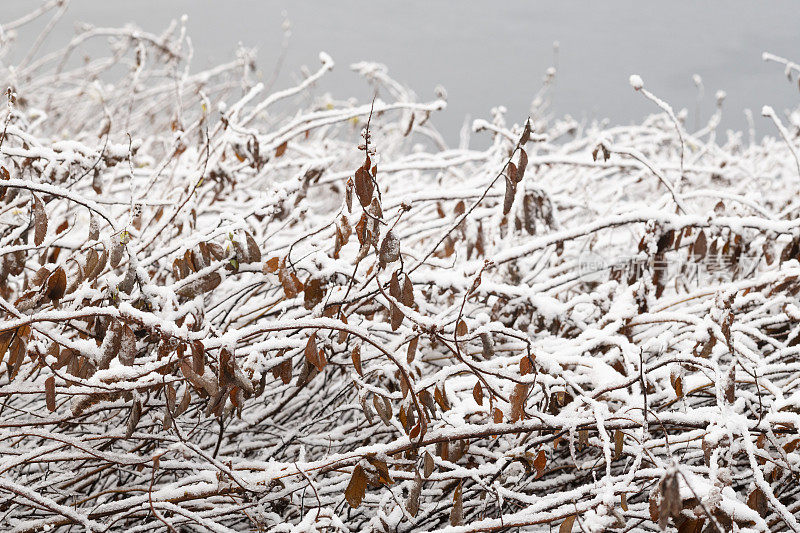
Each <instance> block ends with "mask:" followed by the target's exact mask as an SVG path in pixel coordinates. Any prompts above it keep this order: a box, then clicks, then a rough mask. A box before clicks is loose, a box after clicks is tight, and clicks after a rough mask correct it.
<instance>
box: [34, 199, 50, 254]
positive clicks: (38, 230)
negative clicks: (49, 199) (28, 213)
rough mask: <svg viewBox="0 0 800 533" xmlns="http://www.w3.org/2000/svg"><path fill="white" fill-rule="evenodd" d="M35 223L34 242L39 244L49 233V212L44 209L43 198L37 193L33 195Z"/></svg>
mask: <svg viewBox="0 0 800 533" xmlns="http://www.w3.org/2000/svg"><path fill="white" fill-rule="evenodd" d="M33 225H34V236H33V243H34V244H35V245H36V246H39V245H40V244H42V243H43V242H44V238H45V236H46V235H47V212H46V211H45V210H44V204H43V203H42V200H41V199H40V198H39V197H38V196H37V195H35V194H34V195H33Z"/></svg>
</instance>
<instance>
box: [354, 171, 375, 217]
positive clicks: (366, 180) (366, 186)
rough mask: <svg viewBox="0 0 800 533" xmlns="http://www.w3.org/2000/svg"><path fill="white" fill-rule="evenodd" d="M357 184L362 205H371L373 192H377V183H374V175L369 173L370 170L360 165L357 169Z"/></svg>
mask: <svg viewBox="0 0 800 533" xmlns="http://www.w3.org/2000/svg"><path fill="white" fill-rule="evenodd" d="M355 184H356V196H358V201H359V203H361V207H364V208H366V207H369V204H370V203H371V202H372V194H373V193H374V192H375V185H374V184H373V183H372V177H371V176H370V175H369V172H367V171H366V169H364V168H363V167H359V168H358V170H356V180H355Z"/></svg>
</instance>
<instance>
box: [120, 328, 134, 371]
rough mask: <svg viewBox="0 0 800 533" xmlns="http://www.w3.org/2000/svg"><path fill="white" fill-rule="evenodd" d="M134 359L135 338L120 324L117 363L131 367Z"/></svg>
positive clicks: (129, 329)
mask: <svg viewBox="0 0 800 533" xmlns="http://www.w3.org/2000/svg"><path fill="white" fill-rule="evenodd" d="M135 358H136V336H135V335H134V334H133V330H131V328H130V327H128V325H127V324H122V328H121V331H120V339H119V362H120V363H122V364H123V365H125V366H132V365H133V361H134V359H135Z"/></svg>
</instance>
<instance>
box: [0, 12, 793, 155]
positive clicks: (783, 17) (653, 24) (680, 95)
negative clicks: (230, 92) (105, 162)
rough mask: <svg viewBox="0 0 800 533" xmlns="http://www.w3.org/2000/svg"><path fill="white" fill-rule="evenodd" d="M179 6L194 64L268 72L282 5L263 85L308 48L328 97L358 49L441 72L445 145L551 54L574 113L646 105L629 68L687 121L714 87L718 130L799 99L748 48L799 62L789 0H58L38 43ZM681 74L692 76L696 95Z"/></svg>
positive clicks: (358, 93)
mask: <svg viewBox="0 0 800 533" xmlns="http://www.w3.org/2000/svg"><path fill="white" fill-rule="evenodd" d="M1 4H2V5H0V8H1V9H0V22H8V21H10V20H13V19H15V18H16V17H18V16H20V15H21V14H23V13H25V12H27V11H29V10H31V9H33V8H35V7H36V6H38V5H39V2H38V0H2V3H1ZM182 14H187V15H188V17H189V19H188V30H189V35H190V36H191V38H192V42H193V45H194V48H195V59H194V67H195V70H197V69H199V68H201V67H205V66H209V65H212V64H215V63H219V62H222V61H225V60H227V59H230V58H231V57H233V55H234V54H235V51H236V47H237V45H238V44H239V43H241V44H242V45H244V46H246V47H254V48H257V49H258V66H259V69H261V71H262V72H263V76H264V78H265V79H268V78H270V77H271V76H272V73H273V72H274V71H275V67H276V64H277V63H278V58H279V56H280V53H281V43H282V41H283V39H284V31H283V29H282V25H283V22H284V15H285V17H286V18H287V19H288V20H289V21H290V24H291V36H290V40H289V47H288V52H287V54H286V56H285V59H284V60H283V64H282V68H281V70H280V75H279V77H278V79H277V85H276V87H282V86H286V85H288V84H289V83H291V82H292V80H293V79H295V78H296V77H297V74H298V72H299V70H300V67H301V66H302V65H308V66H309V67H310V68H312V69H315V68H316V66H317V65H318V60H317V55H318V53H319V52H320V51H325V52H327V53H328V54H330V55H331V56H332V57H333V58H334V60H335V61H336V63H337V66H336V68H335V69H334V71H333V73H331V74H330V75H329V76H328V77H327V78H325V80H324V81H323V82H322V83H321V85H320V87H319V89H318V90H319V91H329V92H330V93H331V94H332V95H333V96H334V97H336V98H347V97H350V96H354V97H357V98H359V99H360V100H369V99H370V97H371V92H370V89H369V87H368V85H367V84H366V83H364V82H363V81H362V80H361V79H360V78H359V77H358V76H356V75H355V74H354V73H353V72H351V71H350V69H349V65H350V64H351V63H354V62H356V61H362V60H369V61H377V62H380V63H383V64H385V65H387V66H388V68H389V74H390V75H392V76H393V77H395V78H396V79H397V80H398V81H400V82H402V83H403V84H405V85H407V86H409V87H411V88H412V89H413V90H414V91H415V93H416V94H417V96H418V98H420V99H432V98H433V97H434V88H435V87H436V86H437V85H442V86H443V87H445V88H446V89H447V93H448V108H447V110H445V111H444V112H442V113H440V114H439V115H438V116H436V117H435V123H436V124H437V125H438V126H439V128H440V129H441V130H442V132H443V134H444V136H445V138H446V139H447V140H448V141H449V142H450V143H452V144H456V142H457V139H458V131H459V129H460V128H461V125H462V124H463V122H464V119H465V117H466V116H471V117H472V118H489V117H490V109H491V108H492V107H493V106H496V105H504V106H506V107H507V108H508V111H509V120H510V121H513V122H521V121H522V120H523V119H524V117H525V116H527V114H528V111H529V108H530V102H531V100H532V98H533V96H534V94H535V93H536V91H537V90H538V89H539V87H540V86H541V82H542V79H543V76H544V74H545V72H546V69H547V68H548V67H551V66H553V65H554V63H556V62H557V67H558V74H557V77H556V86H555V90H554V92H553V95H554V96H553V109H552V110H553V113H554V114H556V115H564V114H569V115H571V116H572V117H573V118H576V119H579V120H582V119H586V120H591V119H595V118H605V117H608V118H609V119H611V121H612V122H614V123H629V122H632V121H637V120H640V119H641V118H642V117H643V116H644V115H646V114H648V113H650V112H653V111H656V108H655V107H654V106H653V104H651V103H649V102H647V101H645V99H644V98H642V97H641V96H640V95H637V94H635V93H634V91H633V90H632V89H631V88H630V86H629V84H628V77H629V76H630V74H633V73H636V74H639V75H641V76H642V78H644V81H645V86H646V87H647V88H648V89H650V90H651V91H653V92H654V93H655V94H657V95H659V96H660V97H662V98H664V99H665V100H667V101H668V102H670V103H671V104H672V105H673V107H674V108H675V109H676V110H678V109H680V108H686V109H687V110H688V111H689V113H690V117H689V120H688V121H687V123H688V124H689V126H690V127H691V126H692V125H693V124H695V123H699V124H701V125H702V124H704V122H705V121H706V120H707V119H708V117H709V116H710V115H711V113H712V112H713V110H714V94H715V92H716V91H717V90H718V89H724V90H725V91H726V92H727V95H728V96H727V99H726V101H725V105H724V109H725V114H724V116H723V122H722V125H721V131H722V130H724V129H725V128H735V129H743V128H746V122H745V118H744V114H743V109H745V108H749V109H751V110H752V111H753V114H754V116H755V122H756V126H757V131H758V132H759V133H760V134H766V133H769V134H773V133H774V132H773V129H772V126H771V123H770V122H769V121H768V120H767V119H764V118H762V117H761V116H760V109H761V106H762V105H764V104H767V105H771V106H773V107H774V108H775V109H776V110H777V111H778V112H781V111H783V110H786V109H790V108H794V107H795V106H796V105H797V103H798V102H800V92H798V86H797V84H796V83H789V82H788V81H787V80H786V77H785V76H784V75H783V69H782V68H781V66H780V65H777V64H774V63H772V64H770V63H765V62H764V61H762V59H761V54H762V52H765V51H768V52H772V53H774V54H777V55H780V56H784V57H787V58H789V59H793V60H795V61H797V62H800V3H798V2H797V1H796V0H773V1H770V2H753V1H752V0H749V1H748V0H724V1H723V0H706V1H703V2H693V1H689V0H669V1H663V2H658V3H656V2H642V1H640V0H618V1H613V2H602V3H600V2H590V1H589V0H581V1H570V2H560V1H558V2H557V1H553V2H547V3H545V2H538V1H536V2H534V1H525V2H523V1H508V2H488V1H478V0H459V1H450V2H444V1H432V0H404V1H403V2H389V1H383V0H373V1H369V2H367V1H363V0H362V1H357V0H336V1H322V0H318V1H294V2H292V1H288V0H224V1H223V0H170V1H167V0H135V1H122V0H72V1H71V3H70V8H69V10H68V12H67V14H66V15H65V16H64V18H63V19H62V20H61V21H60V22H59V23H58V25H57V26H56V27H55V29H54V30H53V32H52V34H51V35H50V37H49V38H48V40H47V42H46V43H45V47H44V48H45V49H48V50H52V49H55V48H57V47H60V46H64V44H65V43H66V42H67V41H68V40H69V38H70V37H72V35H74V33H75V27H76V24H77V23H79V22H90V23H92V24H93V25H96V26H117V25H123V24H125V23H128V22H132V23H135V24H136V25H137V26H139V27H141V28H143V29H145V30H148V31H152V32H155V33H160V32H161V31H163V30H164V29H165V28H166V26H167V25H168V24H169V21H170V20H171V19H175V18H178V17H180V16H181V15H182ZM48 17H49V15H48ZM46 20H47V18H45V19H43V20H41V21H39V23H38V25H37V26H36V27H37V28H41V27H43V26H44V24H45V23H46ZM34 39H35V33H33V32H31V33H24V34H23V35H20V38H19V41H20V43H19V44H21V45H26V44H30V43H31V42H32V41H33V40H34ZM554 41H558V43H559V50H558V54H557V57H556V55H555V54H554V46H553V43H554ZM94 46H97V45H94ZM24 49H25V47H24V46H21V47H20V49H19V50H17V51H16V52H15V54H17V55H18V56H19V54H20V53H21V52H22V51H24ZM94 50H96V49H94ZM92 51H93V49H91V48H90V49H89V50H88V52H90V53H91V52H92ZM695 74H698V75H699V76H700V77H701V78H702V83H703V87H704V91H703V96H702V99H701V100H700V101H699V102H698V89H697V87H696V86H695V83H694V82H693V79H692V78H693V75H695ZM698 110H699V113H698V114H697V117H695V112H696V111H698Z"/></svg>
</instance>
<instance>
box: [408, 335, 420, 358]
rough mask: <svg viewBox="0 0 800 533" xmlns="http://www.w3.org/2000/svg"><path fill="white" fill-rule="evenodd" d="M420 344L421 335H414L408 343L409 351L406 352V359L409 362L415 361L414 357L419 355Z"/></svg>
mask: <svg viewBox="0 0 800 533" xmlns="http://www.w3.org/2000/svg"><path fill="white" fill-rule="evenodd" d="M418 344H419V337H414V338H413V339H411V342H409V343H408V352H406V361H407V362H408V364H411V363H412V362H414V357H416V355H417V345H418Z"/></svg>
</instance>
